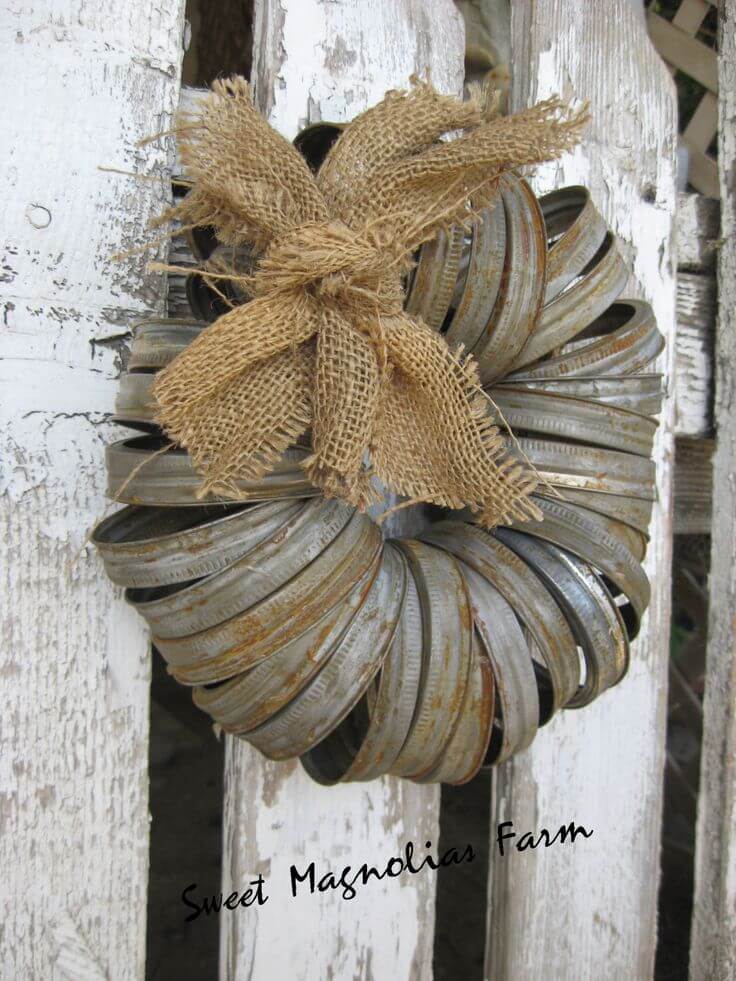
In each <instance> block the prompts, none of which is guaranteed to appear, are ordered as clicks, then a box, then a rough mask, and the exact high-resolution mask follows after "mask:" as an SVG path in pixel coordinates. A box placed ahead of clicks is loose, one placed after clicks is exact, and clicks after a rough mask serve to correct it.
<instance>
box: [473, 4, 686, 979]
mask: <svg viewBox="0 0 736 981" xmlns="http://www.w3.org/2000/svg"><path fill="white" fill-rule="evenodd" d="M512 50H514V51H515V52H516V65H515V71H516V86H515V99H516V103H517V105H521V104H524V103H526V102H528V101H533V100H535V99H538V98H545V97H547V96H549V95H551V94H552V93H554V92H559V93H560V94H561V95H563V96H566V97H576V98H579V99H586V98H589V99H590V100H591V104H592V112H593V122H592V125H591V128H590V131H589V133H588V136H587V139H586V140H585V142H584V144H583V146H582V147H581V148H579V149H578V150H576V151H575V153H573V154H570V155H568V156H566V157H565V158H564V159H563V160H562V161H561V162H559V163H557V164H553V165H549V166H547V167H545V168H541V169H540V171H539V174H538V176H537V179H536V181H535V187H536V189H537V190H545V191H546V190H549V189H551V188H552V187H555V186H559V185H562V184H579V183H584V184H587V185H588V186H589V187H590V190H591V192H592V195H593V198H594V200H595V202H596V204H597V206H598V207H599V209H600V210H601V213H602V214H603V215H604V216H605V217H606V219H607V220H608V222H609V223H610V224H611V226H612V227H613V229H614V230H615V231H616V233H617V234H618V235H619V236H620V239H621V245H622V248H623V249H624V251H625V254H626V257H627V259H628V261H629V263H630V265H631V267H632V269H633V276H632V279H631V281H630V283H629V287H628V289H629V290H630V291H631V293H630V295H634V296H643V297H644V298H646V299H647V300H649V301H650V302H651V304H652V306H653V308H654V311H655V314H656V316H657V321H658V326H659V329H660V331H661V332H662V333H663V334H664V335H665V337H666V338H667V339H668V347H667V349H666V351H665V353H664V355H663V356H662V361H661V369H660V370H662V371H664V372H665V373H666V378H667V379H668V389H669V397H668V398H667V399H666V401H665V406H664V409H663V413H662V416H661V419H662V425H661V426H660V429H659V431H658V434H657V438H656V442H655V450H654V457H655V459H656V460H657V462H658V464H659V471H658V480H657V484H658V492H659V502H658V503H657V504H656V505H655V509H654V516H653V519H652V524H651V527H650V532H651V535H652V540H651V543H650V547H649V552H648V556H647V563H646V568H647V572H648V575H649V577H650V580H651V582H652V601H651V605H650V608H649V610H648V612H647V614H646V616H645V618H644V621H643V627H642V632H641V635H640V637H639V639H638V640H637V641H636V643H635V644H634V645H633V647H632V652H631V668H630V671H629V673H628V675H627V677H626V678H624V680H623V681H622V682H621V684H620V685H619V686H618V687H617V688H616V689H615V690H614V691H611V692H609V693H608V694H606V695H605V696H604V697H603V698H601V699H600V700H599V701H598V702H596V703H595V704H594V705H590V706H588V707H587V708H586V709H585V711H584V712H583V713H575V712H565V713H561V714H560V715H558V716H557V717H555V718H554V719H553V720H552V722H551V723H550V724H549V725H548V726H546V727H545V728H544V729H543V730H542V731H541V732H540V734H539V736H538V738H537V739H536V741H535V743H534V746H533V748H532V749H530V750H528V751H527V752H525V753H523V754H521V755H519V756H518V757H516V758H515V759H514V760H512V761H511V762H510V763H507V764H505V765H504V767H503V768H501V770H500V771H499V774H498V776H497V780H496V800H495V813H494V818H493V822H494V824H495V823H496V822H500V821H505V820H513V822H514V824H515V825H517V826H521V827H528V828H539V827H548V828H555V827H558V826H559V825H560V823H568V822H569V821H570V820H575V821H576V822H578V823H579V824H582V825H584V826H585V827H586V828H592V829H593V830H594V836H593V837H592V838H591V839H590V841H586V842H584V843H583V844H581V845H579V846H575V848H565V849H559V850H557V851H555V852H554V853H552V852H550V853H549V854H548V855H544V856H539V854H537V853H532V852H529V853H526V854H516V855H513V856H512V857H511V859H508V858H507V859H505V860H503V862H502V861H500V860H499V859H498V855H497V854H496V855H495V861H494V863H493V866H492V870H491V871H492V885H491V909H490V923H489V931H490V932H489V950H488V962H487V965H486V975H487V976H488V977H491V978H493V979H494V981H505V979H509V981H512V979H513V981H525V979H536V978H540V977H548V976H554V977H560V978H570V979H578V978H580V979H583V978H591V977H602V976H605V977H606V978H612V979H614V978H615V979H619V978H620V979H629V978H649V977H651V976H652V971H653V967H654V951H655V943H656V903H657V886H658V874H659V871H658V870H659V840H660V821H661V793H662V776H663V764H664V733H665V722H666V715H665V713H666V692H667V661H668V637H669V616H670V567H671V515H670V513H669V502H670V498H671V480H672V472H673V439H672V435H673V424H674V400H673V398H672V378H673V377H674V376H673V366H674V353H675V352H674V348H675V345H674V336H675V316H674V315H675V289H674V256H673V249H672V241H671V238H672V222H673V218H674V211H675V203H676V201H675V198H676V196H675V170H674V158H675V138H676V132H677V125H676V101H675V95H674V90H673V86H672V81H671V79H670V77H669V74H668V72H667V70H666V68H665V66H664V65H663V63H662V62H661V61H660V60H659V57H658V56H657V55H656V53H655V52H654V50H653V48H652V47H651V45H650V43H649V40H648V38H647V36H646V30H645V27H644V23H643V20H642V18H641V15H640V14H639V13H637V12H635V5H633V4H632V3H631V0H615V2H613V0H612V2H611V3H608V4H604V5H599V4H586V5H581V4H580V3H578V2H574V0H519V2H518V3H517V4H514V6H513V18H512Z"/></svg>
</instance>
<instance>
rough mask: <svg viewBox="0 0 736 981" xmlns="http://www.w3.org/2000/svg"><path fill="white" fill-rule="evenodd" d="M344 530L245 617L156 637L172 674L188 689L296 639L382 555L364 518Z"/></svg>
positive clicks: (374, 531) (373, 529)
mask: <svg viewBox="0 0 736 981" xmlns="http://www.w3.org/2000/svg"><path fill="white" fill-rule="evenodd" d="M356 525H358V531H359V536H358V538H357V541H356V540H355V539H354V537H353V531H354V529H355V526H356ZM345 531H346V532H348V531H349V536H348V537H346V538H345V539H343V541H342V542H341V541H340V538H341V537H342V536H338V538H337V539H336V541H335V542H334V543H333V546H332V548H330V549H327V550H325V551H324V552H323V553H322V554H321V555H320V556H319V557H318V558H317V559H315V560H314V561H313V562H311V563H310V564H309V565H307V566H306V567H305V568H304V569H302V571H301V572H299V573H297V575H295V576H294V577H293V578H292V579H290V580H289V581H288V582H287V583H285V584H284V585H282V587H281V588H280V589H276V590H275V591H274V592H272V593H270V594H269V595H268V596H266V597H265V598H264V599H262V600H260V602H258V603H256V604H254V605H253V606H252V607H250V608H249V609H247V610H246V611H245V612H244V613H241V614H239V615H237V616H234V617H232V618H231V619H229V620H226V621H224V622H223V623H220V624H218V625H217V626H213V627H211V628H209V629H208V630H203V631H201V632H199V633H197V634H192V635H190V636H188V637H178V638H170V639H161V640H159V639H158V638H155V643H156V646H157V647H158V649H159V650H160V651H161V653H162V654H163V655H164V657H165V658H166V660H167V661H168V662H169V666H170V670H171V673H172V674H173V675H174V676H175V677H176V678H177V680H179V681H181V682H182V683H184V684H190V685H195V684H210V683H212V682H213V681H222V680H225V679H226V678H231V677H233V675H235V674H238V673H240V672H241V671H244V670H246V669H247V668H249V667H252V666H253V665H255V664H258V663H259V662H260V661H262V660H264V659H265V658H266V657H269V656H270V655H271V654H273V653H274V652H275V651H277V650H278V649H279V648H280V647H283V645H284V644H285V643H287V642H288V641H290V640H293V639H294V637H298V636H299V635H300V634H301V633H303V632H304V631H305V630H306V629H307V627H309V626H310V624H312V623H314V622H315V620H317V619H319V617H321V616H322V615H323V614H324V613H325V612H326V611H327V610H328V609H330V608H331V607H332V606H334V605H335V604H336V603H339V602H341V600H342V599H343V598H344V597H345V596H346V595H347V594H348V593H349V592H350V590H351V589H353V588H355V586H356V585H357V584H358V582H359V581H360V580H361V578H362V577H363V575H364V574H365V572H366V571H367V569H368V568H369V567H370V566H371V565H372V564H373V563H374V562H375V561H377V559H378V556H379V555H380V552H381V536H380V532H379V531H378V529H377V528H376V526H375V525H374V524H373V522H371V521H370V520H369V519H368V518H365V517H364V516H363V515H360V514H355V515H353V517H352V518H351V519H350V522H349V524H348V526H347V527H346V529H345ZM345 545H348V546H349V547H347V548H345V547H344V546H345Z"/></svg>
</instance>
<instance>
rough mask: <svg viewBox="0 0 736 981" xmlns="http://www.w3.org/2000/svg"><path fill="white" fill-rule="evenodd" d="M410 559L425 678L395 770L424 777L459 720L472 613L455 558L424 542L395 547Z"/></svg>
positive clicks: (405, 542)
mask: <svg viewBox="0 0 736 981" xmlns="http://www.w3.org/2000/svg"><path fill="white" fill-rule="evenodd" d="M396 544H397V545H398V546H399V547H400V548H401V550H402V551H403V553H404V555H405V556H406V558H407V559H408V561H409V568H410V569H411V572H412V574H413V576H414V579H415V581H416V584H417V589H418V591H419V600H420V604H421V610H422V638H423V655H422V675H421V679H420V682H419V693H418V696H417V705H416V710H415V713H414V718H413V720H412V725H411V729H410V731H409V734H408V736H407V738H406V741H405V743H404V745H403V746H402V747H401V752H400V753H399V755H398V757H397V758H396V760H395V761H394V764H393V766H392V767H391V772H392V773H394V774H396V775H397V776H405V777H412V778H415V779H417V778H421V777H422V776H423V775H424V774H425V773H427V772H428V771H429V770H431V768H432V767H433V766H434V765H435V764H436V763H437V761H438V760H439V758H440V756H441V754H442V751H443V749H444V747H445V746H446V745H447V741H448V739H449V738H450V735H451V733H452V732H453V729H454V726H455V723H456V721H457V717H458V714H459V712H460V708H461V706H462V700H463V698H464V695H465V689H466V686H467V683H468V673H469V670H470V644H471V630H472V613H471V610H470V601H469V599H468V594H467V590H466V588H465V583H464V581H463V578H462V576H461V575H460V570H459V569H458V567H457V563H456V562H455V561H454V559H452V557H451V556H449V555H447V554H446V553H444V552H442V551H441V550H439V549H436V548H433V547H432V546H431V545H428V544H426V543H424V542H417V541H414V540H412V539H402V540H400V541H398V542H397V543H396Z"/></svg>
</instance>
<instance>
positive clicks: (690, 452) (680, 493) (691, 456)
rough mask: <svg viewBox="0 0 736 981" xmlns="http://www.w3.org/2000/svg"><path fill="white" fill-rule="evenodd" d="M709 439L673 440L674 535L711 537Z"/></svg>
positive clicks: (711, 489) (711, 484)
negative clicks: (709, 535)
mask: <svg viewBox="0 0 736 981" xmlns="http://www.w3.org/2000/svg"><path fill="white" fill-rule="evenodd" d="M713 448H714V442H713V440H712V439H692V438H689V437H687V436H682V437H678V438H677V439H676V440H675V517H674V533H675V534H676V535H708V534H710V524H711V514H712V501H713Z"/></svg>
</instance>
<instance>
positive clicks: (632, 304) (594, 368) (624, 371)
mask: <svg viewBox="0 0 736 981" xmlns="http://www.w3.org/2000/svg"><path fill="white" fill-rule="evenodd" d="M591 331H593V332H594V333H592V334H591V335H590V336H588V335H589V333H590V332H591ZM586 338H587V339H586V340H584V341H582V342H580V343H578V344H575V345H574V346H571V345H568V346H567V348H566V349H565V350H563V352H562V353H561V354H559V355H555V356H553V357H551V358H547V359H546V360H544V361H540V362H539V363H537V364H533V365H528V366H526V367H523V368H521V369H520V370H518V371H514V372H512V373H510V374H509V375H508V376H507V378H506V379H504V380H505V381H507V382H510V383H515V382H516V381H517V379H532V378H577V377H585V378H588V377H590V376H598V375H633V374H636V373H638V372H640V371H643V370H644V369H645V368H647V367H648V365H650V364H651V363H652V362H653V361H654V360H655V359H656V358H657V357H658V356H659V354H660V352H661V351H662V348H663V346H664V338H663V337H662V335H661V334H660V332H659V331H658V330H657V324H656V321H655V319H654V314H653V312H652V308H651V307H650V306H649V304H648V303H644V302H643V301H641V300H621V301H620V302H618V303H615V304H613V305H612V306H611V307H609V309H608V310H607V311H606V313H605V314H604V315H603V316H602V317H601V318H599V321H598V322H596V323H593V324H592V325H590V327H589V328H588V331H586Z"/></svg>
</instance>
